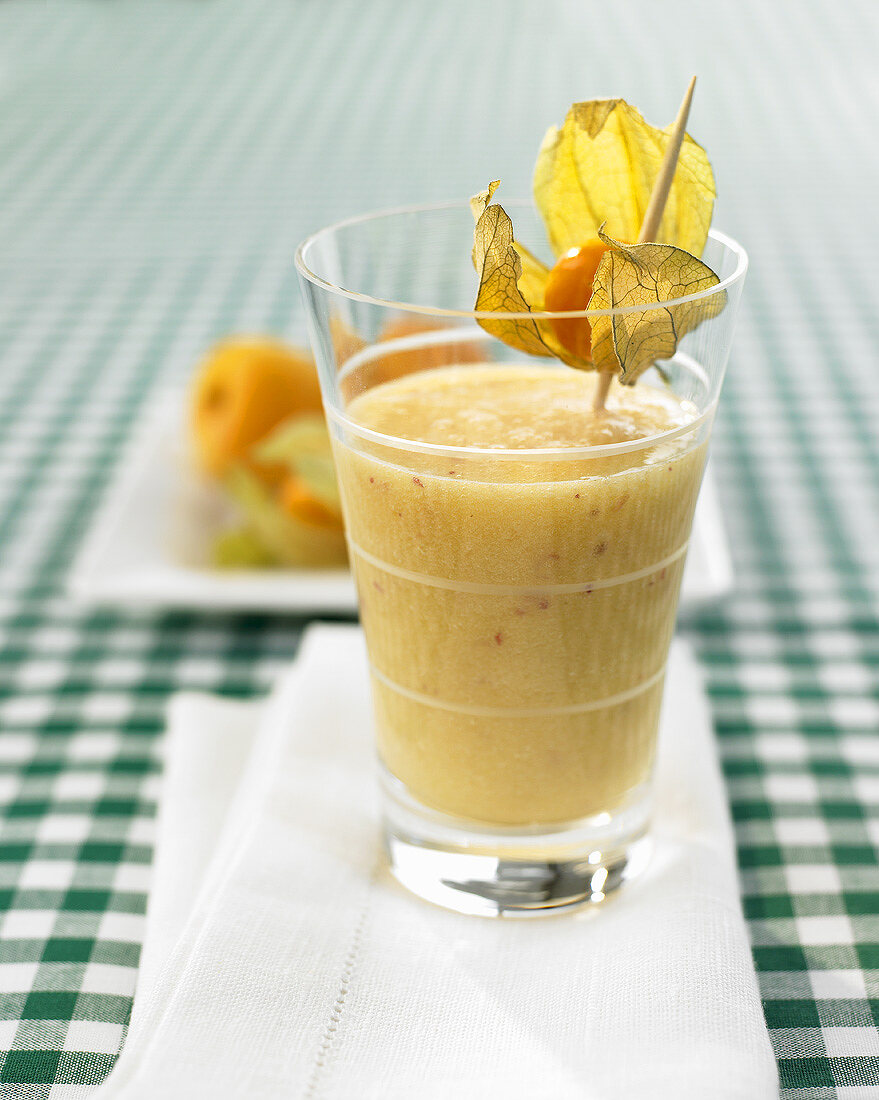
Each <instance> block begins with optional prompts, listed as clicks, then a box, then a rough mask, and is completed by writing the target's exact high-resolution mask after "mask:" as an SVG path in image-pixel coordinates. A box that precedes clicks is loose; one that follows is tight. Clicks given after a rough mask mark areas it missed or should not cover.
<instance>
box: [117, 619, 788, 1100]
mask: <svg viewBox="0 0 879 1100" xmlns="http://www.w3.org/2000/svg"><path fill="white" fill-rule="evenodd" d="M368 697H369V691H368V684H367V679H366V672H365V655H364V652H363V647H362V640H361V636H360V633H359V631H358V630H357V629H356V628H353V627H326V626H321V627H316V628H312V629H311V630H309V632H308V635H307V637H306V639H305V641H304V644H303V648H302V652H301V656H300V658H299V660H298V661H297V663H296V665H295V667H294V669H293V671H292V672H291V673H290V674H289V675H287V676H286V677H285V678H284V679H283V680H282V682H281V683H280V685H279V686H278V688H277V690H276V691H275V692H274V693H273V696H272V697H271V699H270V701H269V702H268V704H266V705H265V706H264V708H263V709H262V711H261V712H259V711H258V710H257V709H253V710H251V709H250V707H254V708H255V707H256V705H254V704H250V707H248V706H247V705H242V704H228V703H220V702H218V701H210V700H198V699H195V698H192V697H189V698H187V699H185V700H181V701H178V703H177V704H176V705H175V707H174V708H173V710H172V722H171V725H172V732H171V738H170V742H169V747H170V760H169V775H170V776H171V777H172V780H171V783H170V786H169V787H168V788H167V789H166V792H165V800H164V801H165V804H164V807H163V815H162V820H163V826H162V829H161V839H160V849H159V856H158V863H157V867H156V888H155V891H154V900H155V901H156V904H155V905H151V911H150V917H149V933H148V935H149V937H150V942H149V944H148V946H147V949H146V951H145V965H146V970H145V984H142V985H141V987H140V988H139V991H138V997H137V1006H136V1020H135V1027H134V1029H133V1033H132V1035H131V1036H130V1039H129V1043H128V1044H127V1046H126V1048H125V1051H124V1052H123V1055H122V1057H121V1059H120V1061H119V1063H118V1065H117V1068H116V1069H115V1071H114V1072H113V1073H112V1074H111V1076H110V1078H109V1079H108V1081H107V1083H106V1084H105V1086H104V1088H103V1089H102V1090H99V1094H98V1095H99V1096H100V1097H101V1098H105V1100H109V1098H111V1097H114V1098H116V1100H147V1098H150V1100H152V1098H154V1097H158V1096H161V1097H163V1098H165V1100H175V1098H181V1100H182V1098H184V1097H185V1098H187V1100H199V1098H202V1097H204V1098H207V1097H211V1098H212V1100H215V1098H230V1100H231V1098H238V1097H241V1098H245V1097H246V1098H248V1100H262V1098H266V1100H268V1098H271V1100H276V1098H278V1097H297V1098H302V1100H355V1098H356V1100H360V1098H363V1100H414V1098H416V1097H417V1098H419V1100H421V1098H425V1100H447V1098H449V1097H453V1098H454V1100H471V1098H472V1100H477V1098H478V1100H495V1098H497V1100H500V1098H504V1100H526V1098H527V1100H542V1098H547V1100H549V1098H550V1097H551V1098H553V1100H568V1098H571V1100H574V1098H576V1100H584V1098H586V1100H590V1098H593V1097H594V1098H595V1100H616V1098H620V1100H622V1098H626V1100H641V1098H646V1097H650V1098H651V1100H672V1098H674V1100H680V1098H689V1097H694V1098H696V1097H698V1098H699V1100H721V1098H724V1100H725V1098H729V1100H761V1098H763V1097H774V1096H777V1094H778V1091H777V1090H778V1086H777V1078H776V1069H775V1061H774V1058H773V1055H772V1051H771V1048H770V1044H769V1039H768V1036H767V1033H766V1029H765V1026H764V1023H763V1017H762V1013H761V1010H760V1003H759V999H758V994H757V988H756V981H755V975H754V971H753V967H752V962H751V956H750V951H749V948H748V940H747V935H746V931H745V926H744V921H743V918H742V914H741V910H740V906H739V900H738V891H737V885H736V872H735V863H734V855H733V840H732V832H731V826H730V822H729V817H728V814H727V809H726V800H725V793H724V789H723V784H722V781H721V778H720V773H719V770H718V766H717V761H716V758H715V754H714V746H713V742H712V737H711V732H710V723H709V718H708V715H707V713H706V708H705V703H704V699H703V697H702V693H701V690H700V684H699V676H698V670H697V669H696V666H695V664H694V662H693V660H692V658H691V657H690V655H689V653H688V652H687V651H686V650H685V649H684V648H683V647H682V646H680V645H679V644H676V646H675V648H674V650H673V655H672V660H671V666H670V672H669V679H668V686H667V691H666V707H665V715H664V724H663V738H662V750H661V753H660V761H659V774H658V804H657V814H656V828H655V835H656V839H657V850H656V854H655V856H654V859H653V862H652V864H651V867H650V869H649V870H648V871H647V872H646V873H645V874H644V875H643V876H642V878H641V879H639V880H636V881H635V882H633V883H631V884H630V885H628V886H626V887H624V888H623V889H622V890H621V891H620V893H619V894H618V895H617V896H616V897H613V898H611V899H610V900H609V901H608V902H606V903H605V904H604V905H603V906H601V907H599V908H597V909H594V910H589V911H587V912H585V913H584V914H583V915H582V916H581V917H573V916H566V917H560V918H556V919H549V920H546V919H544V920H533V921H521V922H506V921H488V920H482V919H479V918H473V917H462V916H458V915H456V914H453V913H447V912H445V911H443V910H441V909H437V908H434V907H432V906H430V905H427V904H426V903H424V902H421V901H418V900H417V899H415V898H412V897H410V896H408V895H407V894H406V893H405V892H404V891H402V890H401V889H399V888H398V887H397V886H396V885H395V884H394V883H393V882H392V881H391V880H390V879H389V876H388V875H387V874H386V872H385V871H384V869H383V865H382V862H381V858H380V856H379V851H378V842H377V810H376V797H375V787H374V779H373V774H372V772H373V767H372V749H371V738H370V734H369V728H368V721H367V720H366V717H365V716H366V715H367V714H368V705H369V704H368ZM258 715H259V719H258ZM257 721H258V724H259V730H258V734H257V738H256V743H255V745H254V747H253V750H252V752H251V753H250V760H249V764H248V769H247V772H246V774H245V776H244V779H243V780H242V781H241V784H240V787H239V790H238V791H237V793H236V795H235V798H234V800H233V804H232V806H231V808H230V810H229V813H228V815H227V820H226V825H225V828H224V831H223V834H222V838H221V840H220V841H219V844H218V846H217V848H216V852H215V856H214V859H213V861H212V863H211V865H210V867H209V868H208V870H207V871H206V872H205V873H204V875H203V876H201V877H202V878H203V882H202V885H201V890H200V892H199V894H198V897H197V899H196V900H195V902H194V904H193V906H192V911H191V914H190V916H189V918H188V920H187V921H186V923H185V927H183V928H182V931H181V932H180V933H179V935H177V933H176V931H175V929H176V928H178V927H179V925H180V921H181V919H182V912H183V909H184V908H185V907H186V906H188V905H189V904H190V901H191V899H192V897H193V893H194V890H195V883H196V881H197V880H198V879H199V877H200V874H199V870H198V867H199V865H200V863H201V862H202V861H203V858H204V854H205V852H206V850H207V848H208V847H209V845H210V838H211V837H212V836H214V835H215V834H216V830H217V826H218V822H219V820H220V818H221V817H222V816H223V813H222V809H223V807H224V806H225V805H226V804H227V801H228V795H229V791H230V790H231V789H232V785H233V784H232V782H231V781H230V777H231V775H232V770H233V766H234V765H233V763H232V755H231V753H233V752H234V753H237V759H239V760H240V759H241V758H243V756H244V754H245V751H246V749H247V745H246V744H245V741H246V739H247V737H248V729H249V728H253V726H254V725H255V724H256V723H257ZM211 729H212V730H213V731H214V733H215V736H214V738H213V739H212V738H211V736H210V734H209V733H208V732H207V731H208V730H211ZM187 738H188V739H189V743H187ZM238 738H240V740H239V741H238V743H237V747H234V748H232V749H231V750H230V748H229V746H234V745H235V742H236V739H238ZM226 753H229V754H230V755H228V756H227V755H226ZM184 754H185V755H184ZM187 822H188V823H189V827H190V829H189V831H188V832H187ZM202 826H203V827H202ZM154 932H155V934H156V938H155V940H154V939H153V935H154ZM174 935H177V942H176V945H175V946H174V948H173V950H170V951H169V948H170V941H171V939H172V938H173V937H174ZM162 955H164V956H165V964H164V966H163V967H161V972H160V973H158V976H157V972H158V971H159V969H160V967H159V959H160V956H162Z"/></svg>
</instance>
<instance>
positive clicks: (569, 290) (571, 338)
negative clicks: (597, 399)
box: [543, 238, 607, 359]
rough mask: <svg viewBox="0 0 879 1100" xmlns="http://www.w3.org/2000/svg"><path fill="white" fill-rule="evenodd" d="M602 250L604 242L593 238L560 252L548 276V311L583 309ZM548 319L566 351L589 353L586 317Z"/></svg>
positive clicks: (584, 356) (585, 356)
mask: <svg viewBox="0 0 879 1100" xmlns="http://www.w3.org/2000/svg"><path fill="white" fill-rule="evenodd" d="M605 252H607V245H606V244H603V243H602V242H601V241H599V240H598V239H597V238H596V239H594V240H591V241H587V242H586V244H584V245H583V247H582V248H578V249H571V251H570V252H568V253H567V254H566V255H564V256H562V257H561V259H560V260H558V261H557V262H556V264H555V266H554V267H553V269H552V270H551V271H550V273H549V275H548V277H547V280H546V288H545V292H544V299H543V302H544V308H545V309H546V310H547V311H548V312H550V313H555V312H556V311H558V312H566V311H568V310H574V309H585V308H586V306H587V305H588V303H589V299H590V298H591V297H592V283H593V281H594V279H595V272H596V271H597V270H598V265H599V264H600V263H601V257H602V256H603V255H604V254H605ZM550 323H551V324H552V327H553V329H554V330H555V334H556V336H557V337H558V338H559V342H560V343H561V344H562V345H563V346H564V347H566V348H567V349H568V351H570V352H571V353H572V354H574V355H576V356H579V357H580V358H582V359H590V358H591V357H592V326H591V325H590V324H589V322H588V321H587V320H586V318H585V317H556V318H553V319H552V321H551V322H550Z"/></svg>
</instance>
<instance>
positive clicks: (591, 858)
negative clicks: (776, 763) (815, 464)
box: [297, 204, 747, 916]
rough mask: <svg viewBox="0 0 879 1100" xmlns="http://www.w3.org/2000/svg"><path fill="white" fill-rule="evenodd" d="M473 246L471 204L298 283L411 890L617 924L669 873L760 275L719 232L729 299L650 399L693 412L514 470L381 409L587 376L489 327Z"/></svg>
mask: <svg viewBox="0 0 879 1100" xmlns="http://www.w3.org/2000/svg"><path fill="white" fill-rule="evenodd" d="M508 209H509V210H510V213H511V215H512V216H513V220H514V223H515V224H516V227H517V230H518V233H519V235H520V237H521V239H522V240H524V241H526V242H528V243H529V245H530V244H531V243H532V242H535V241H539V240H542V239H543V230H542V226H541V224H540V222H539V219H538V218H537V215H536V214H535V213H534V212H533V211H532V210H531V208H530V207H529V206H527V205H525V204H510V206H509V208H508ZM472 232H473V221H472V217H471V214H470V210H469V207H468V206H467V205H466V204H455V205H445V206H433V207H420V208H412V209H405V210H397V211H390V212H386V213H378V214H373V215H369V216H366V217H362V218H355V219H351V220H349V221H346V222H342V223H340V224H338V225H335V226H331V227H329V228H327V229H324V230H321V231H320V232H318V233H316V234H315V235H313V236H312V237H310V238H309V239H308V240H306V241H305V242H304V243H303V244H302V246H301V247H300V249H299V252H298V254H297V267H298V270H299V275H300V280H301V285H302V288H303V293H304V297H305V302H306V308H307V314H308V321H309V327H310V335H311V340H312V344H313V348H314V352H315V356H316V359H317V364H318V369H319V372H320V381H321V386H322V390H323V398H324V405H325V408H326V413H327V419H328V422H329V426H330V434H331V437H332V441H333V449H334V454H335V460H336V468H337V472H338V477H339V484H340V489H341V494H342V500H343V507H344V513H345V522H346V528H347V537H348V544H349V549H350V558H351V563H352V568H353V571H354V576H355V579H356V582H357V588H358V593H359V599H360V615H361V621H362V623H363V629H364V632H365V636H366V643H367V649H368V653H369V661H370V671H371V676H372V687H373V700H374V716H375V729H376V737H377V743H378V754H379V759H380V771H381V782H382V788H383V808H384V830H385V843H386V847H387V852H388V857H389V861H390V867H391V871H392V873H393V874H394V875H395V876H396V878H397V879H398V880H399V881H400V882H401V883H403V884H404V885H405V886H406V887H408V888H409V889H410V890H412V891H413V892H414V893H416V894H418V895H420V896H422V897H424V898H427V899H429V900H430V901H433V902H437V903H439V904H442V905H445V906H447V907H450V908H453V909H455V910H458V911H460V912H467V913H478V914H484V915H492V916H522V915H534V914H541V913H547V912H553V911H557V910H558V909H560V908H564V907H570V906H576V905H580V904H583V903H587V902H595V901H600V900H602V899H603V898H604V897H605V896H606V895H607V894H608V893H609V892H610V891H611V890H613V889H615V888H616V887H617V886H619V885H620V883H621V882H623V881H625V880H626V879H627V878H628V877H630V876H631V875H632V874H634V873H635V872H636V871H637V870H638V869H639V868H640V867H641V866H643V865H644V863H645V860H646V858H647V855H648V852H649V839H648V837H649V832H648V826H649V819H650V803H651V798H650V792H651V776H652V771H653V762H654V757H655V750H656V739H657V729H658V722H659V710H660V703H661V700H662V690H663V678H664V673H665V666H666V660H667V657H668V649H669V644H670V641H671V637H672V633H673V630H674V622H675V615H676V610H677V602H678V592H679V588H680V581H681V575H682V572H683V568H684V561H685V557H686V551H687V544H688V540H689V537H690V529H691V525H692V518H693V510H694V508H695V504H696V498H697V496H698V492H699V485H700V482H701V478H702V472H703V469H704V465H705V457H706V450H707V445H708V437H709V433H710V430H711V423H712V419H713V415H714V410H715V407H716V404H717V399H718V395H719V392H720V387H721V383H722V380H723V374H724V370H725V367H726V362H727V358H728V353H729V348H730V342H731V338H732V334H733V329H734V324H735V315H736V310H737V306H738V300H739V297H740V294H741V289H742V285H743V281H744V276H745V272H746V269H747V258H746V255H745V253H744V251H743V250H742V249H741V248H740V247H739V246H738V245H737V244H736V243H735V242H734V241H732V240H730V239H729V238H727V237H725V236H723V235H722V234H720V233H717V232H712V234H711V236H710V239H709V241H708V244H707V246H706V250H705V253H704V256H703V258H704V260H705V262H706V263H708V264H709V266H711V267H712V268H713V270H714V271H716V272H717V273H718V275H719V276H720V279H721V283H720V286H719V287H717V288H714V289H712V290H711V291H708V292H703V293H702V294H701V295H696V296H693V297H692V299H690V300H689V301H690V304H691V306H692V307H693V308H694V309H701V308H703V307H704V314H705V318H706V319H705V320H704V322H703V323H702V324H701V325H699V326H698V327H697V328H696V329H695V330H694V331H692V332H690V333H689V334H688V335H687V336H685V337H684V339H683V340H681V341H680V343H679V345H678V348H677V351H676V353H675V355H674V357H673V358H672V359H670V360H667V361H663V362H662V363H660V364H659V365H658V366H659V368H660V369H651V371H650V372H648V374H647V375H645V376H644V378H643V379H642V380H640V381H639V383H638V387H654V388H655V389H656V390H659V391H660V394H665V395H668V394H669V392H670V393H671V394H672V395H673V399H674V401H675V402H676V406H677V407H679V408H680V409H682V410H685V415H684V416H682V417H681V418H679V422H676V423H675V424H674V425H673V426H671V427H669V428H668V429H667V430H661V431H659V432H658V434H653V435H651V436H649V437H647V438H642V439H634V440H633V439H629V440H626V441H623V442H611V443H608V444H597V445H590V446H562V445H558V446H555V445H554V446H540V447H528V446H524V447H523V446H521V445H520V442H521V440H520V438H519V437H518V435H517V433H516V432H514V431H513V430H512V429H511V435H510V440H509V442H510V446H503V445H502V446H498V445H497V442H496V441H494V442H493V444H492V445H491V446H488V447H486V446H472V445H453V444H455V443H457V442H459V441H458V440H455V439H454V438H452V440H451V442H445V441H443V440H442V438H440V441H437V432H439V435H440V437H441V436H442V431H441V425H439V424H438V423H436V422H435V423H434V424H433V425H432V428H431V431H430V432H424V431H421V430H418V429H417V428H416V429H414V430H412V433H411V434H412V437H411V438H410V437H407V436H408V434H409V433H408V430H407V429H406V427H405V425H404V427H403V428H402V429H400V430H397V431H395V432H393V433H389V432H386V431H380V430H377V429H376V428H375V427H374V426H370V424H369V423H368V422H367V419H368V418H366V419H364V418H363V414H362V410H363V409H365V408H366V406H365V404H364V401H365V400H366V398H365V397H364V395H367V394H370V393H371V394H372V399H373V400H374V399H375V397H376V396H377V395H379V396H380V395H381V394H382V393H383V394H385V395H391V396H393V394H394V393H395V392H396V391H398V390H399V387H400V385H401V383H400V381H399V380H400V379H404V378H406V385H407V386H415V387H416V388H423V387H424V385H425V383H427V391H425V392H427V397H426V398H425V399H424V400H426V401H427V402H428V403H429V402H430V401H431V400H432V399H433V391H432V390H431V387H430V382H431V379H432V378H435V377H436V372H438V371H444V370H448V368H454V369H455V370H456V371H471V370H474V369H476V370H481V371H483V372H485V370H486V364H492V365H494V366H495V367H498V368H499V369H501V370H503V371H508V370H512V369H514V368H515V369H517V370H520V369H524V370H525V372H526V374H527V375H528V378H531V379H533V378H535V377H538V376H535V375H534V370H535V369H537V370H540V371H568V372H569V371H570V368H568V367H564V366H561V365H560V364H558V363H557V362H556V361H554V360H547V359H537V358H529V357H528V356H527V355H524V354H522V353H520V352H517V351H515V350H513V349H511V348H509V347H508V346H506V345H505V344H503V343H501V342H500V341H498V340H497V339H495V338H494V337H493V336H491V335H489V334H488V333H487V332H486V331H484V330H483V329H482V328H480V327H479V325H478V324H477V318H478V315H477V314H475V313H474V312H473V310H472V309H471V308H469V307H470V304H471V303H472V302H473V301H474V300H475V290H476V276H475V273H474V271H473V268H472V265H471V262H470V244H471V240H472ZM718 295H725V296H726V297H725V305H724V306H723V308H722V309H720V310H719V312H718V309H717V307H718V305H719V304H720V303H719V301H718ZM666 305H668V303H666ZM652 308H653V309H657V308H661V307H657V306H653V307H652ZM639 309H640V307H634V308H632V307H630V308H629V309H628V310H621V311H618V312H619V313H620V314H621V315H622V314H623V313H625V314H627V315H628V316H629V318H630V319H631V315H632V314H633V313H637V312H638V310H639ZM491 316H494V317H496V316H497V315H491ZM543 316H545V317H547V318H556V319H558V318H572V317H585V318H587V319H590V317H591V319H592V320H594V318H595V316H596V315H595V314H591V315H590V314H588V313H581V314H572V313H567V314H544V315H543ZM529 369H530V373H528V372H529ZM407 376H411V378H407ZM469 377H470V378H471V380H472V378H474V377H475V376H472V375H471V376H469ZM479 377H480V378H482V377H484V375H482V376H479ZM485 377H487V376H485ZM521 377H523V378H524V377H525V374H523V375H522V376H521ZM539 377H540V378H542V377H543V376H539ZM378 386H382V387H383V390H382V391H375V387H378ZM373 391H375V392H373ZM648 396H649V394H648ZM657 399H658V400H659V399H660V398H657ZM612 401H613V398H611V402H612ZM429 407H430V406H429ZM444 415H445V413H444V410H443V408H441V407H440V406H439V405H437V408H436V421H437V422H438V421H440V420H442V417H443V416H444ZM528 415H530V410H529V412H528ZM533 415H534V417H535V418H537V417H539V416H540V415H541V408H540V407H538V405H537V403H535V407H534V409H533ZM526 419H527V416H526ZM359 421H360V422H359ZM526 427H527V425H526ZM425 435H428V436H431V437H432V438H430V439H425V438H424V436H425ZM526 436H527V432H526ZM514 437H515V438H514Z"/></svg>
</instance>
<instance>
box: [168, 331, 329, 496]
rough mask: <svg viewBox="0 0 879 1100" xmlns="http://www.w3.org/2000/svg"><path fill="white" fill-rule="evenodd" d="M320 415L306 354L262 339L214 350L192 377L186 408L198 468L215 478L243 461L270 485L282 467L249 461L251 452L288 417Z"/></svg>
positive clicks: (244, 340)
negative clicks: (194, 377) (190, 400)
mask: <svg viewBox="0 0 879 1100" xmlns="http://www.w3.org/2000/svg"><path fill="white" fill-rule="evenodd" d="M320 411H321V400H320V387H319V385H318V381H317V372H316V371H315V367H314V362H313V360H312V359H311V356H309V355H308V354H307V353H306V352H304V351H301V350H298V349H296V348H289V347H286V346H285V345H284V344H281V343H279V342H277V341H274V340H269V339H263V338H233V339H229V340H224V341H223V342H222V343H220V344H218V345H217V346H216V347H215V348H213V349H212V350H211V351H210V352H209V353H208V355H207V356H206V358H205V359H204V361H203V362H202V364H201V366H200V367H199V370H198V373H197V375H196V379H195V384H194V387H193V392H192V402H191V408H190V423H191V430H192V438H193V441H194V444H195V450H196V456H197V458H198V462H199V465H200V466H201V468H202V469H203V470H204V471H205V472H206V473H208V474H211V475H213V476H214V477H221V476H223V475H224V474H225V473H226V472H227V471H228V469H229V467H230V466H231V465H233V464H234V463H238V462H241V463H245V464H246V465H247V466H248V467H249V468H250V469H251V470H253V471H254V472H255V473H258V474H259V475H260V476H261V477H262V478H263V479H264V480H267V481H270V482H274V481H277V479H278V478H279V477H280V476H281V475H282V473H283V468H280V469H276V468H273V467H268V466H265V465H264V464H263V465H262V466H261V465H259V464H256V463H253V462H251V461H249V459H248V456H249V452H250V450H251V448H252V447H253V446H254V445H255V444H256V443H258V442H259V441H260V440H261V439H262V438H263V437H264V436H266V435H267V434H268V433H269V432H270V431H271V430H272V429H273V428H274V427H276V426H277V425H278V424H280V423H281V421H282V420H287V419H288V418H289V417H291V416H296V415H301V414H303V413H316V412H320Z"/></svg>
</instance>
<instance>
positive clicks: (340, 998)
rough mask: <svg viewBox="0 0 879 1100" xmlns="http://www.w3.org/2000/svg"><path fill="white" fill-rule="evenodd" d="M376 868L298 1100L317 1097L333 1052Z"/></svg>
mask: <svg viewBox="0 0 879 1100" xmlns="http://www.w3.org/2000/svg"><path fill="white" fill-rule="evenodd" d="M378 868H379V864H376V865H375V866H374V867H373V869H372V871H371V872H370V875H369V879H368V881H367V884H366V898H365V900H364V902H363V905H362V906H361V909H360V915H359V916H358V918H357V923H356V924H355V925H354V931H353V933H352V935H351V943H350V945H349V947H348V952H347V954H346V955H345V958H344V961H343V962H342V973H341V975H340V977H339V986H338V990H337V992H336V999H335V1000H334V1001H333V1005H332V1008H331V1009H330V1018H329V1020H328V1021H327V1026H326V1028H325V1029H324V1033H323V1036H322V1038H321V1041H320V1045H319V1046H318V1048H317V1053H316V1054H315V1056H314V1065H313V1067H312V1071H311V1076H310V1077H309V1079H308V1083H307V1084H306V1086H305V1092H303V1094H302V1100H313V1098H314V1097H315V1096H316V1095H317V1087H318V1084H319V1082H320V1078H321V1075H322V1074H323V1071H324V1070H325V1069H326V1067H327V1065H328V1063H329V1060H330V1056H331V1055H332V1052H333V1047H334V1045H335V1042H336V1036H337V1034H338V1031H339V1026H340V1024H341V1022H342V1015H343V1013H344V1011H345V1006H346V1004H347V1001H348V993H349V992H350V989H351V981H352V979H353V977H354V972H355V970H356V969H357V962H358V960H359V958H360V949H361V946H362V944H363V933H364V931H365V930H366V918H367V916H368V915H369V909H370V905H371V902H372V887H373V884H374V882H375V879H376V875H377V873H378Z"/></svg>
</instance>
